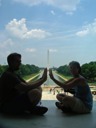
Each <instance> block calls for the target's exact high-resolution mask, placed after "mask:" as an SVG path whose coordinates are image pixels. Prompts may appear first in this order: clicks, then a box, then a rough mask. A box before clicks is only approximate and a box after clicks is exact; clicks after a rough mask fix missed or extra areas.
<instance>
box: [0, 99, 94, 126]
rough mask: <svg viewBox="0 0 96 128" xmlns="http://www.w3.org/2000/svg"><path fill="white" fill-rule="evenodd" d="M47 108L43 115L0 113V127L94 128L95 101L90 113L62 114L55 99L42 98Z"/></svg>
mask: <svg viewBox="0 0 96 128" xmlns="http://www.w3.org/2000/svg"><path fill="white" fill-rule="evenodd" d="M42 104H43V105H44V106H47V107H48V108H49V110H48V112H47V113H46V114H45V115H44V116H32V115H22V116H3V115H1V114H0V124H1V126H0V128H33V127H34V128H35V127H36V128H84V127H87V128H96V102H95V101H94V107H93V111H92V112H91V113H90V114H83V115H73V114H64V113H62V112H61V111H60V110H59V109H57V108H56V107H55V100H43V101H42Z"/></svg>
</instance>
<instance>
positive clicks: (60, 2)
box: [14, 0, 80, 12]
mask: <svg viewBox="0 0 96 128" xmlns="http://www.w3.org/2000/svg"><path fill="white" fill-rule="evenodd" d="M14 1H15V2H19V3H23V4H26V5H29V6H34V5H38V4H42V3H45V4H47V5H51V6H54V7H57V8H60V9H62V10H63V11H66V12H72V11H75V10H76V9H77V6H78V4H79V3H80V0H14Z"/></svg>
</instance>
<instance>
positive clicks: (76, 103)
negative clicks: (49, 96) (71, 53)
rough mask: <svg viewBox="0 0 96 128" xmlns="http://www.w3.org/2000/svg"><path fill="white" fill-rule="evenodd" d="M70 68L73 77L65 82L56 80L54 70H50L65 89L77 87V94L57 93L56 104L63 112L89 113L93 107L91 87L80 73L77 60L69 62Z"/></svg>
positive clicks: (52, 77) (51, 75)
mask: <svg viewBox="0 0 96 128" xmlns="http://www.w3.org/2000/svg"><path fill="white" fill-rule="evenodd" d="M69 69H70V71H71V73H72V75H73V78H72V79H69V80H68V81H66V82H65V83H62V82H60V81H58V80H56V79H55V78H54V76H53V73H52V70H50V71H49V75H50V78H51V79H52V80H53V81H54V82H55V83H56V84H57V85H59V86H60V87H61V88H63V89H64V90H66V89H71V88H75V91H76V92H75V95H74V96H68V95H66V94H64V93H63V94H57V96H56V97H57V100H58V101H59V102H56V106H57V107H58V108H59V109H61V110H62V111H63V112H73V113H78V114H81V113H89V112H90V111H91V110H92V107H93V97H92V94H91V90H90V87H89V85H88V83H87V81H86V79H85V78H84V77H83V76H82V75H80V73H81V67H80V64H79V63H78V62H76V61H72V62H70V63H69Z"/></svg>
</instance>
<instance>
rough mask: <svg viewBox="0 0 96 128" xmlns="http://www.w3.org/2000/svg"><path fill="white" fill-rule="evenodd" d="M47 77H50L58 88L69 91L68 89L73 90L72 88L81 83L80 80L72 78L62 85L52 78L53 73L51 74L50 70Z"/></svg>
mask: <svg viewBox="0 0 96 128" xmlns="http://www.w3.org/2000/svg"><path fill="white" fill-rule="evenodd" d="M49 75H50V78H51V79H52V80H53V81H54V82H55V83H56V84H57V85H59V86H60V87H62V88H64V89H70V88H73V87H74V86H77V85H78V84H80V82H81V78H73V79H70V80H69V81H67V82H65V83H62V82H60V81H58V80H56V79H55V78H54V76H53V73H52V70H49Z"/></svg>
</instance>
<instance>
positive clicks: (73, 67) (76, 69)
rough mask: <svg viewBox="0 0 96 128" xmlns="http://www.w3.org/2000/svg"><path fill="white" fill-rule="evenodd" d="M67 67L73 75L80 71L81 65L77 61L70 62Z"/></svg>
mask: <svg viewBox="0 0 96 128" xmlns="http://www.w3.org/2000/svg"><path fill="white" fill-rule="evenodd" d="M69 68H70V71H71V73H72V75H73V76H78V75H79V74H80V73H81V67H80V64H79V62H77V61H72V62H70V63H69Z"/></svg>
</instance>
